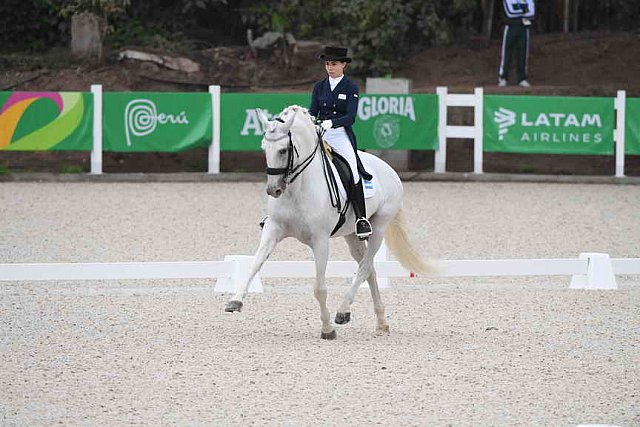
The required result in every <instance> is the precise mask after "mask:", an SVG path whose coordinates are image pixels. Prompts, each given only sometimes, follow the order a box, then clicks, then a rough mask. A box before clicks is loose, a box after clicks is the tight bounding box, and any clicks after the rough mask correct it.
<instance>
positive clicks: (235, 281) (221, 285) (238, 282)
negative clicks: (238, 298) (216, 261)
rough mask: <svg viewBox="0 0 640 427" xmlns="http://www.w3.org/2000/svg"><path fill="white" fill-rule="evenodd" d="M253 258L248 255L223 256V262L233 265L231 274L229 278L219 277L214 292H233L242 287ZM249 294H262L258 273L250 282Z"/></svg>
mask: <svg viewBox="0 0 640 427" xmlns="http://www.w3.org/2000/svg"><path fill="white" fill-rule="evenodd" d="M253 258H254V257H253V256H250V255H225V256H224V260H225V262H232V263H233V273H232V276H231V277H219V278H218V280H217V281H216V287H215V289H214V292H235V291H236V289H237V288H238V287H239V286H242V284H243V283H244V281H245V280H247V277H248V276H249V272H250V270H251V265H252V264H253ZM249 292H257V293H262V292H264V290H263V288H262V280H260V272H258V274H256V276H255V277H254V278H253V280H252V281H251V284H250V285H249Z"/></svg>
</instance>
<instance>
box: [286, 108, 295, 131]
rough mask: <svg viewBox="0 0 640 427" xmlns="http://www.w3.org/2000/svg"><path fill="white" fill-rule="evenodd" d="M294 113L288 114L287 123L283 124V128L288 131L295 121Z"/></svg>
mask: <svg viewBox="0 0 640 427" xmlns="http://www.w3.org/2000/svg"><path fill="white" fill-rule="evenodd" d="M296 113H297V111H293V112H291V113H290V114H289V117H288V118H287V121H286V122H285V123H284V128H285V129H286V130H287V131H289V129H291V126H292V125H293V121H294V120H295V119H296Z"/></svg>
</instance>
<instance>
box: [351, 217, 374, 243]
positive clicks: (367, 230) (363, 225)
mask: <svg viewBox="0 0 640 427" xmlns="http://www.w3.org/2000/svg"><path fill="white" fill-rule="evenodd" d="M355 232H356V236H358V238H360V239H366V238H368V237H369V236H371V233H372V232H373V230H372V229H371V223H370V222H369V220H368V219H366V218H358V219H357V220H356V227H355Z"/></svg>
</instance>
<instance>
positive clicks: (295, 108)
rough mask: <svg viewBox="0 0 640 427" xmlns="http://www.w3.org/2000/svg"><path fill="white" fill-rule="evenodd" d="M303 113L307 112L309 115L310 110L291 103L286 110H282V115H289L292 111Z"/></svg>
mask: <svg viewBox="0 0 640 427" xmlns="http://www.w3.org/2000/svg"><path fill="white" fill-rule="evenodd" d="M298 112H299V113H303V114H306V115H307V116H308V115H309V110H308V109H306V108H304V107H301V106H299V105H289V106H288V107H286V108H285V109H284V110H282V112H281V113H280V116H288V115H289V114H290V113H293V114H295V113H298Z"/></svg>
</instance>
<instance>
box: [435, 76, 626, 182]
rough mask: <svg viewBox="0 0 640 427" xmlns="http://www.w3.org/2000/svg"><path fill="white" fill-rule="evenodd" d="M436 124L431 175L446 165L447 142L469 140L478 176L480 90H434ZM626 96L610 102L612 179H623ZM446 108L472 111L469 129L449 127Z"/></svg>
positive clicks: (480, 152) (622, 94)
mask: <svg viewBox="0 0 640 427" xmlns="http://www.w3.org/2000/svg"><path fill="white" fill-rule="evenodd" d="M436 93H437V94H438V106H439V120H438V140H439V147H438V150H437V151H436V154H435V162H434V172H446V167H445V165H446V162H447V138H463V139H473V173H476V174H481V173H483V170H482V161H483V139H482V136H483V131H484V130H483V126H482V112H483V108H484V105H483V96H484V90H483V89H482V88H475V91H474V93H473V94H464V95H461V94H451V93H448V89H447V88H446V87H438V88H437V89H436ZM626 99H627V95H626V92H625V91H624V90H619V91H618V93H617V96H616V98H615V102H614V108H615V111H616V125H615V129H614V131H613V140H614V142H615V153H616V160H615V163H616V172H615V176H616V177H623V176H624V143H625V141H624V138H625V135H624V130H625V116H626V114H625V105H626ZM449 107H469V108H473V109H474V112H473V117H474V124H473V126H452V125H449V124H448V123H447V115H448V114H447V110H448V108H449Z"/></svg>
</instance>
